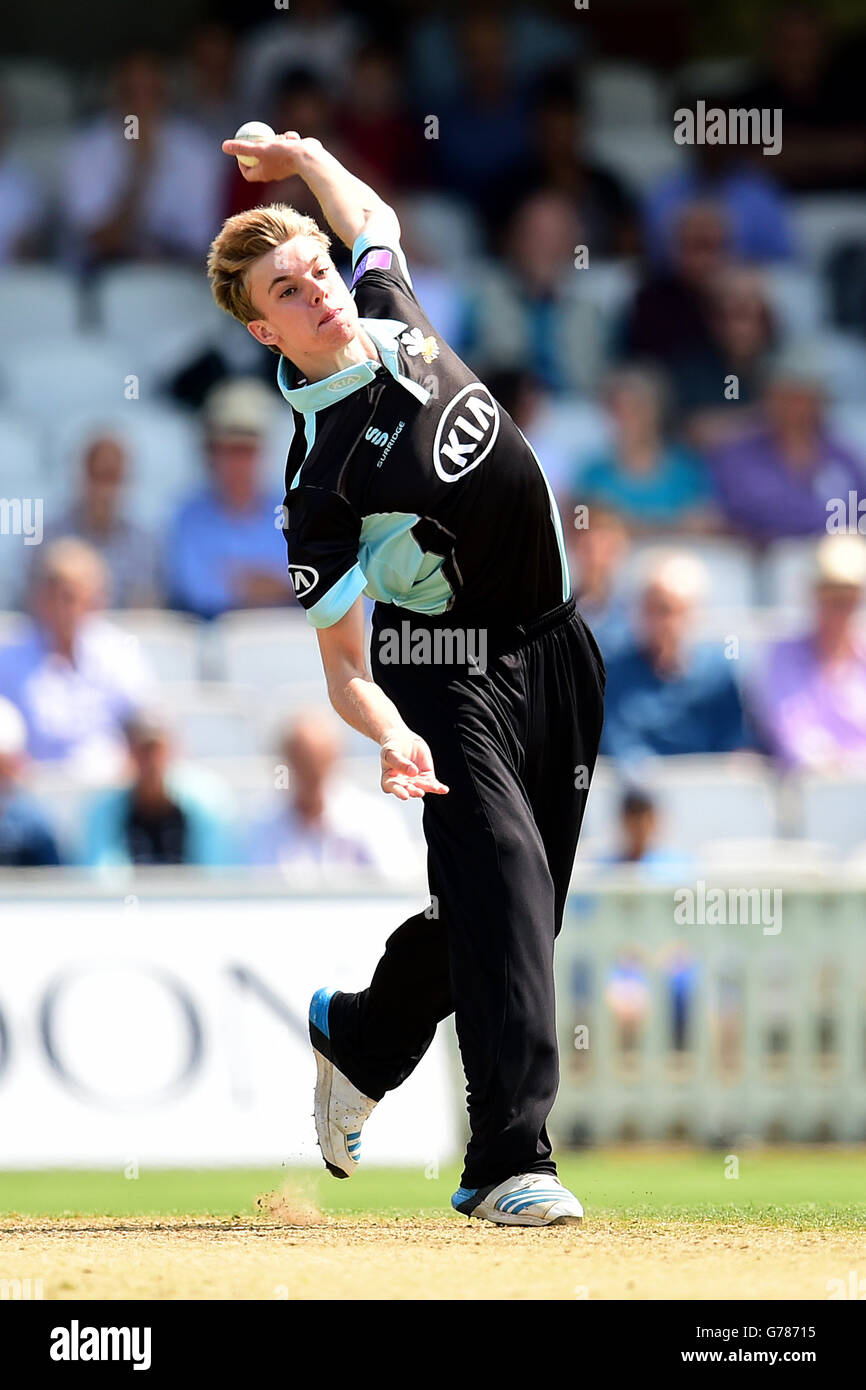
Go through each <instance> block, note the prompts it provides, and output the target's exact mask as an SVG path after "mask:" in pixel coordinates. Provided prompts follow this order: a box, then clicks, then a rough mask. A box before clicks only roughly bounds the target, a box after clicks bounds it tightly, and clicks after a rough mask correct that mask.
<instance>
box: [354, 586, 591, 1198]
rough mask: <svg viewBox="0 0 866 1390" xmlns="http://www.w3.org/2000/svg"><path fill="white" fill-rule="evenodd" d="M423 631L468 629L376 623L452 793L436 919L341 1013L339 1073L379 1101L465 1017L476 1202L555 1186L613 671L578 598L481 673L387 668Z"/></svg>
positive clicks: (431, 864) (508, 644) (426, 919)
mask: <svg viewBox="0 0 866 1390" xmlns="http://www.w3.org/2000/svg"><path fill="white" fill-rule="evenodd" d="M407 621H408V622H410V623H411V630H412V635H413V637H414V635H415V634H416V633H417V632H418V631H419V630H420V629H422V628H425V629H428V630H430V631H431V634H432V632H433V631H434V630H435V629H436V628H449V629H450V630H451V632H452V633H453V632H454V631H456V630H457V622H455V621H454V620H453V619H452V620H451V623H450V624H449V622H448V619H447V615H442V616H441V617H437V618H427V617H423V616H422V617H419V616H418V615H417V614H407V612H406V610H405V609H395V608H393V607H387V606H383V605H381V604H377V605H376V608H375V610H374V615H373V634H372V646H371V655H372V674H373V677H374V679H375V680H376V682H377V683H378V684H379V685H381V686H382V688H383V689H384V690H385V691H386V693H387V694H388V695H389V696H390V697H391V699H392V700H393V701H394V703H395V704H396V706H397V708H398V710H399V711H400V714H401V716H402V718H403V719H404V720H405V722H406V723H407V724H408V726H409V728H410V729H412V730H413V732H415V733H417V734H419V735H420V736H421V738H423V739H425V741H426V742H427V743H428V744H429V746H430V749H431V751H432V754H433V764H434V767H435V769H436V773H437V775H438V777H439V778H440V780H441V781H443V782H445V783H446V784H447V785H448V787H449V789H450V790H449V791H448V794H447V795H440V796H427V797H425V800H424V817H423V823H424V834H425V838H426V840H427V848H428V859H427V864H428V880H429V886H430V893H431V906H430V907H428V908H427V909H426V910H425V911H424V912H420V913H418V915H417V916H415V917H410V918H409V920H408V921H407V922H404V923H403V925H402V926H401V927H398V929H397V930H396V931H395V932H394V933H393V935H392V936H391V937H390V938H389V939H388V941H387V944H386V947H385V953H384V955H383V957H382V959H381V960H380V962H379V964H378V966H377V967H376V971H375V974H374V976H373V980H372V983H371V984H370V986H369V988H368V989H365V990H362V991H361V992H360V993H359V994H340V995H337V996H336V997H335V999H334V1001H333V1003H332V1006H331V1035H332V1042H333V1046H334V1048H335V1060H336V1061H337V1064H338V1065H339V1066H341V1069H342V1070H344V1071H345V1072H346V1075H348V1077H349V1079H350V1080H351V1081H352V1082H353V1084H354V1085H356V1086H357V1087H358V1088H359V1089H360V1090H361V1091H363V1092H364V1093H365V1094H366V1095H369V1096H370V1097H371V1098H373V1099H375V1100H379V1099H381V1097H382V1096H383V1095H384V1094H385V1092H386V1091H389V1090H393V1089H394V1088H395V1087H396V1086H399V1085H400V1083H401V1082H402V1081H404V1080H405V1078H406V1077H407V1076H408V1075H409V1074H410V1073H411V1072H412V1070H413V1069H414V1068H415V1066H416V1065H417V1064H418V1062H419V1061H420V1059H421V1057H422V1056H423V1055H424V1053H425V1052H426V1050H427V1048H428V1047H429V1046H430V1043H431V1041H432V1039H433V1035H434V1033H435V1031H436V1026H437V1024H438V1023H439V1022H440V1021H441V1020H442V1019H444V1018H447V1017H448V1015H449V1014H451V1013H452V1012H453V1013H454V1014H455V1022H456V1027H457V1038H458V1042H459V1045H460V1053H461V1058H462V1061H463V1067H464V1070H465V1073H466V1082H467V1091H468V1108H469V1123H470V1130H471V1138H470V1141H469V1146H468V1149H467V1153H466V1164H465V1168H464V1171H463V1177H462V1179H461V1184H462V1186H464V1187H470V1188H478V1187H485V1186H487V1185H489V1184H494V1183H499V1182H503V1181H504V1180H505V1179H506V1178H508V1177H511V1176H514V1175H515V1174H517V1173H526V1172H550V1173H555V1172H556V1166H555V1164H554V1162H553V1160H552V1158H551V1146H550V1141H549V1139H548V1136H547V1128H546V1122H547V1117H548V1115H549V1113H550V1109H551V1106H552V1105H553V1101H554V1098H555V1096H556V1090H557V1086H558V1083H559V1063H558V1052H557V1039H556V1013H555V999H554V983H553V943H554V938H555V936H556V935H557V933H558V932H559V929H560V927H561V925H562V915H563V909H564V906H565V899H566V894H567V892H568V885H569V881H570V877H571V871H572V865H573V861H574V854H575V849H576V846H577V838H578V834H579V832H580V825H581V821H582V819H583V813H584V808H585V805H586V797H587V788H588V784H589V779H590V777H591V775H592V770H593V767H594V765H595V760H596V755H597V752H598V745H599V739H600V737H601V726H602V713H603V697H604V683H605V673H604V663H603V661H602V658H601V654H600V652H599V650H598V646H597V644H596V642H595V639H594V638H593V636H592V634H591V633H590V631H589V629H588V628H587V626H586V624H585V623H584V622H583V619H582V618H581V617H580V615H579V614H578V613H577V612H576V611H575V606H574V600H573V599H569V600H568V601H567V602H566V603H564V604H562V605H561V606H560V607H558V608H556V609H553V610H552V611H551V612H550V613H547V614H544V615H542V617H541V618H538V619H536V620H534V622H531V623H527V624H525V625H524V626H523V627H512V628H510V629H507V630H500V631H498V632H497V631H494V630H493V629H490V628H488V629H486V630H485V632H486V639H487V653H486V669H485V670H483V671H480V672H478V671H476V672H475V673H472V674H470V668H469V667H468V666H467V665H466V664H465V662H464V664H463V665H429V664H428V665H413V664H411V663H405V664H399V665H398V664H383V661H382V660H381V659H380V657H381V654H382V653H384V651H385V647H384V646H382V645H381V642H382V638H381V634H382V632H383V630H386V629H387V630H390V631H392V632H393V631H400V629H401V627H402V625H403V624H404V623H406V622H407ZM459 621H460V620H458V622H459ZM461 626H462V624H461ZM473 631H474V632H475V633H478V632H479V631H480V629H474V630H473ZM475 640H476V643H477V642H478V638H477V637H476V639H475ZM412 649H413V648H412V647H411V645H410V644H406V645H405V646H404V651H405V650H412ZM469 650H470V651H472V650H473V648H472V647H471V646H470V648H469ZM474 650H475V652H476V655H479V654H480V652H481V651H482V648H481V647H480V646H478V645H476V647H475V648H474ZM482 664H484V663H483V661H482Z"/></svg>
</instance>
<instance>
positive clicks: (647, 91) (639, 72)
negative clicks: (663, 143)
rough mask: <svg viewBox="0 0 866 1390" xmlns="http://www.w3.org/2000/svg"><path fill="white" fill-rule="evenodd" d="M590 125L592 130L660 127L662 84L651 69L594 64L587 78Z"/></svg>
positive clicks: (614, 64)
mask: <svg viewBox="0 0 866 1390" xmlns="http://www.w3.org/2000/svg"><path fill="white" fill-rule="evenodd" d="M586 107H587V124H588V126H589V127H591V128H592V129H593V130H611V129H620V128H621V127H626V128H628V129H632V128H634V129H636V130H645V129H646V128H647V127H657V126H659V125H661V123H662V121H663V119H664V115H665V111H664V103H663V93H662V86H661V83H660V81H659V79H658V77H657V76H656V74H655V73H654V72H653V71H652V69H650V68H644V67H639V66H637V64H629V63H595V64H593V66H592V68H591V69H590V72H589V74H588V77H587V90H586Z"/></svg>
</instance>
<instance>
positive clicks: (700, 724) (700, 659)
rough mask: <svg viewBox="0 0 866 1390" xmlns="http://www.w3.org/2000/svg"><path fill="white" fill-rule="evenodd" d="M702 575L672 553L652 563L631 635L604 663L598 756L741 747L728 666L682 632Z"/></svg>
mask: <svg viewBox="0 0 866 1390" xmlns="http://www.w3.org/2000/svg"><path fill="white" fill-rule="evenodd" d="M705 582H706V576H705V574H704V571H703V566H702V565H701V563H700V561H699V560H698V559H697V558H696V557H695V556H692V555H689V554H688V553H687V552H676V551H672V552H670V553H669V554H665V555H661V556H658V557H656V558H654V559H651V560H650V561H649V562H648V566H647V576H646V580H645V583H644V586H643V590H642V593H641V595H640V602H639V608H638V614H637V631H636V634H635V635H634V636H633V637H632V639H631V640H630V641H628V642H625V643H623V644H622V645H621V646H619V647H617V648H616V650H615V651H614V652H613V653H612V654H611V655H610V657H609V659H608V663H607V671H608V684H607V700H606V710H605V726H604V740H603V743H602V751H603V752H605V753H607V754H609V755H610V756H611V757H614V758H618V759H621V760H622V761H623V762H627V763H629V765H633V764H634V763H635V762H636V761H637V760H638V759H640V758H644V757H649V756H652V755H654V754H669V753H728V752H731V751H733V750H734V749H737V748H744V747H746V746H747V744H748V742H749V740H748V737H747V734H746V729H745V726H744V722H743V709H742V705H741V702H740V695H739V691H738V689H737V686H736V683H735V681H734V679H733V676H732V675H731V663H730V662H729V661H727V660H726V659H725V654H724V652H723V651H722V650H721V649H717V648H709V647H700V646H695V647H692V646H690V645H689V644H688V641H687V638H688V628H689V625H690V622H691V619H692V617H693V613H694V608H695V605H696V603H697V601H698V599H699V598H700V596H701V593H702V590H703V587H704V584H705Z"/></svg>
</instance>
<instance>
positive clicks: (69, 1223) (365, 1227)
mask: <svg viewBox="0 0 866 1390" xmlns="http://www.w3.org/2000/svg"><path fill="white" fill-rule="evenodd" d="M864 1256H866V1238H864V1235H863V1234H862V1233H858V1232H857V1231H850V1232H847V1231H838V1230H833V1231H824V1230H806V1231H802V1230H800V1231H786V1230H785V1229H784V1228H768V1227H765V1226H757V1225H752V1226H744V1225H740V1224H736V1225H734V1224H731V1225H724V1224H703V1223H690V1222H686V1221H644V1220H639V1221H638V1220H635V1221H620V1222H609V1221H608V1222H606V1221H599V1220H592V1219H588V1220H587V1221H585V1222H584V1223H583V1225H582V1226H577V1227H573V1226H569V1227H558V1228H551V1229H549V1230H526V1229H513V1228H512V1229H509V1228H502V1227H494V1226H490V1225H488V1224H486V1223H482V1222H478V1221H472V1222H467V1221H466V1220H464V1219H457V1218H453V1219H452V1218H449V1217H447V1216H446V1217H443V1218H440V1219H423V1220H422V1219H411V1218H405V1219H396V1218H395V1219H390V1220H389V1219H374V1218H371V1217H348V1216H340V1217H330V1216H323V1215H322V1214H321V1213H320V1212H318V1211H317V1210H316V1209H315V1208H314V1207H311V1206H309V1205H307V1204H300V1205H298V1206H296V1207H293V1206H292V1203H291V1202H290V1201H289V1200H288V1199H285V1198H278V1199H277V1200H273V1199H265V1200H264V1201H263V1203H262V1213H261V1215H260V1216H257V1217H256V1218H254V1219H238V1220H236V1221H231V1222H228V1221H213V1220H211V1221H208V1220H205V1219H202V1220H196V1221H190V1220H189V1219H178V1220H176V1221H171V1220H159V1221H152V1222H148V1221H145V1220H143V1219H125V1220H114V1221H109V1220H103V1219H95V1218H93V1219H88V1218H83V1217H81V1218H78V1219H72V1220H62V1221H61V1220H51V1221H35V1220H31V1219H27V1218H21V1217H19V1218H17V1219H16V1218H14V1217H6V1218H4V1219H2V1220H0V1269H2V1270H3V1271H13V1270H14V1272H15V1274H16V1276H17V1277H19V1278H21V1279H24V1278H27V1277H30V1278H31V1279H37V1278H41V1279H42V1287H43V1296H44V1297H45V1298H46V1299H81V1298H85V1299H86V1298H108V1299H114V1298H117V1299H136V1298H173V1299H196V1298H206V1299H318V1298H328V1299H357V1298H371V1299H533V1298H545V1299H547V1298H552V1299H581V1298H584V1299H587V1298H588V1299H605V1298H616V1299H667V1298H669V1299H702V1298H725V1299H785V1298H805V1299H825V1298H826V1297H827V1291H828V1280H830V1279H843V1280H847V1278H848V1275H849V1271H850V1270H851V1269H856V1268H858V1267H860V1268H862V1266H863V1262H864Z"/></svg>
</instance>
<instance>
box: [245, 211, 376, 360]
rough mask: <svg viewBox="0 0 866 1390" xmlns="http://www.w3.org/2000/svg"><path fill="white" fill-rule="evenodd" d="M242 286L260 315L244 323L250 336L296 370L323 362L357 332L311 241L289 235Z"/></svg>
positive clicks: (349, 304) (340, 288)
mask: <svg viewBox="0 0 866 1390" xmlns="http://www.w3.org/2000/svg"><path fill="white" fill-rule="evenodd" d="M247 288H248V290H249V294H250V298H251V299H252V301H253V304H254V305H255V306H256V309H257V310H258V311H259V314H260V315H261V317H260V318H258V319H254V320H253V321H252V322H251V323H250V324H249V329H250V332H251V333H252V335H253V337H254V338H256V339H257V340H258V341H259V342H260V343H264V344H265V345H266V346H268V347H278V348H279V349H280V351H281V352H282V353H283V354H284V355H285V356H286V357H288V358H289V360H290V361H291V362H294V363H296V364H297V365H298V366H300V367H302V368H306V367H308V366H314V365H316V364H317V363H318V362H321V363H323V364H324V363H327V361H328V358H329V357H333V356H334V354H336V353H338V352H339V351H340V349H341V348H343V347H345V346H346V344H347V343H349V342H351V341H352V339H353V338H354V337H355V335H356V333H357V332H358V311H357V308H356V306H355V301H354V299H353V298H352V296H351V294H350V293H349V289H348V286H347V285H346V283H345V281H344V280H343V277H342V276H341V275H340V272H339V271H338V270H337V268H336V266H335V265H334V262H333V261H332V260H331V257H330V255H329V254H328V252H327V251H326V250H325V248H324V246H322V245H321V244H320V243H319V242H318V241H317V240H316V239H315V237H308V236H297V237H293V238H292V240H291V241H287V242H284V243H283V245H282V246H277V247H275V248H274V250H273V251H269V252H268V254H267V255H266V256H262V258H261V259H260V260H258V261H256V263H255V265H254V266H253V267H252V269H251V270H250V272H249V275H248V279H247Z"/></svg>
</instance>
